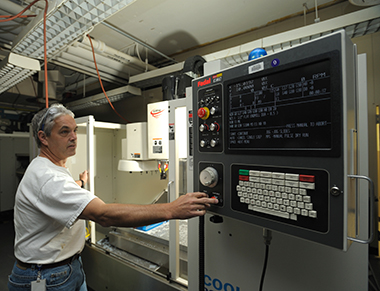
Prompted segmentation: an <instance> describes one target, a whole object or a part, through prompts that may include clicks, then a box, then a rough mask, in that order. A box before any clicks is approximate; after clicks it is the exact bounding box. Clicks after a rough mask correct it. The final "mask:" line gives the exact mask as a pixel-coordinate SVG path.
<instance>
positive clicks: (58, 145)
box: [46, 115, 78, 160]
mask: <svg viewBox="0 0 380 291" xmlns="http://www.w3.org/2000/svg"><path fill="white" fill-rule="evenodd" d="M77 128H78V127H77V124H76V123H75V120H74V118H72V117H71V116H70V115H63V116H60V117H57V118H56V119H55V124H54V126H53V128H52V131H51V135H50V136H49V137H46V141H47V142H48V148H49V150H50V152H51V153H52V154H53V155H54V156H55V158H56V159H58V160H66V159H67V158H68V157H71V156H73V155H75V151H76V147H77Z"/></svg>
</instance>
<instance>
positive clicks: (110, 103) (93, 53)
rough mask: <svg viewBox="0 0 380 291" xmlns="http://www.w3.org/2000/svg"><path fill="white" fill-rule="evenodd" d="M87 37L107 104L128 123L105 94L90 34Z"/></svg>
mask: <svg viewBox="0 0 380 291" xmlns="http://www.w3.org/2000/svg"><path fill="white" fill-rule="evenodd" d="M87 37H88V39H89V40H90V44H91V49H92V55H93V57H94V64H95V69H96V73H97V74H98V79H99V83H100V86H101V87H102V90H103V93H104V95H105V96H106V98H107V101H108V103H109V105H110V106H111V108H112V109H113V111H115V113H116V114H117V115H119V117H121V118H122V119H124V120H125V121H126V122H127V123H129V121H128V120H126V119H125V118H124V117H123V116H121V115H120V114H119V112H117V111H116V109H115V108H114V107H113V105H112V102H111V101H110V99H109V98H108V96H107V93H106V90H104V87H103V82H102V79H101V78H100V74H99V70H98V65H97V64H96V59H95V50H94V46H93V45H92V41H91V37H90V35H88V34H87Z"/></svg>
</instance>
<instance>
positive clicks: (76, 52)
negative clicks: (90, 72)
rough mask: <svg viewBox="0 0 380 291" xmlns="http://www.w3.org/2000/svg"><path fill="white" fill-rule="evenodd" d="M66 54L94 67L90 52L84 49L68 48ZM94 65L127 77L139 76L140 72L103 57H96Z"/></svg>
mask: <svg viewBox="0 0 380 291" xmlns="http://www.w3.org/2000/svg"><path fill="white" fill-rule="evenodd" d="M66 53H69V54H71V55H73V56H77V57H80V58H83V59H85V60H87V61H89V62H90V64H89V65H87V66H90V67H91V68H94V67H95V65H94V58H93V55H92V53H91V52H90V51H88V50H86V49H84V48H80V47H68V48H67V50H66ZM96 63H97V64H100V65H103V66H105V67H108V68H110V69H112V70H115V71H120V72H122V73H126V74H128V75H131V74H132V75H136V74H140V73H141V72H142V71H141V69H140V68H138V69H135V68H134V67H131V66H126V65H124V64H122V63H120V62H118V61H115V60H113V59H109V58H107V57H105V56H103V55H97V56H96Z"/></svg>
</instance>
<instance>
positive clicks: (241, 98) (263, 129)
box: [192, 31, 357, 250]
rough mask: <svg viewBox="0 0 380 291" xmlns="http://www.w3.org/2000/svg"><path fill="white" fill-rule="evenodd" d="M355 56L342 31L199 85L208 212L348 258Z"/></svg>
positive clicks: (197, 148)
mask: <svg viewBox="0 0 380 291" xmlns="http://www.w3.org/2000/svg"><path fill="white" fill-rule="evenodd" d="M354 56H355V49H354V45H353V44H352V42H351V41H350V39H349V38H348V37H346V35H345V32H344V31H339V32H336V33H332V34H331V35H329V36H325V37H321V38H319V39H316V40H313V41H310V42H308V43H305V44H303V45H299V46H296V47H292V48H289V49H287V50H283V51H280V52H277V53H274V54H271V55H267V56H264V57H262V58H259V59H255V60H250V61H247V62H245V63H242V64H240V65H237V66H234V67H231V68H228V69H225V70H222V71H220V72H215V74H212V75H209V76H203V77H201V78H199V79H194V80H193V83H192V87H193V88H192V89H193V93H192V96H193V110H194V112H196V116H195V118H194V120H193V141H194V142H193V147H194V148H193V152H194V191H201V192H204V193H207V194H208V195H209V196H210V197H215V198H218V199H219V204H217V205H213V206H212V207H211V208H210V211H211V212H212V213H215V214H218V215H221V216H227V217H231V218H234V219H237V220H241V221H244V222H247V223H251V224H254V225H258V226H261V227H264V228H267V229H272V230H275V231H279V232H283V233H287V234H289V235H293V236H296V237H300V238H303V239H306V240H310V241H314V242H317V243H321V244H324V245H328V246H332V247H335V248H338V249H343V250H345V249H347V247H348V244H349V243H348V242H347V237H348V236H350V235H351V234H352V233H353V232H354V231H355V230H354V228H355V227H354V225H355V221H354V220H355V211H356V209H355V202H354V201H355V189H356V185H355V181H353V180H352V179H347V176H348V175H349V173H352V169H354V167H355V166H356V165H357V161H355V157H356V154H355V152H354V151H355V150H356V146H355V143H356V140H355V138H356V136H355V135H353V134H352V133H353V132H355V127H356V124H355V118H356V117H355V114H356V113H355V112H356V111H355V98H356V96H355V62H356V58H355V57H354ZM343 64H344V65H343Z"/></svg>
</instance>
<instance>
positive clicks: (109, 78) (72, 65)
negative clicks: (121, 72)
mask: <svg viewBox="0 0 380 291" xmlns="http://www.w3.org/2000/svg"><path fill="white" fill-rule="evenodd" d="M50 63H53V64H55V65H57V66H61V67H64V68H68V69H71V70H73V71H77V72H80V73H83V74H87V75H89V76H92V77H94V78H98V75H97V73H96V70H95V68H93V69H90V68H88V67H85V66H82V67H81V68H79V67H78V65H79V64H78V63H77V62H76V61H69V60H67V59H63V58H61V57H56V58H55V59H54V61H51V62H50ZM100 76H101V78H102V80H103V81H106V82H110V83H114V84H120V85H123V84H125V83H126V81H125V79H122V78H119V77H116V76H114V75H112V74H108V73H106V72H103V71H102V72H100Z"/></svg>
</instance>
